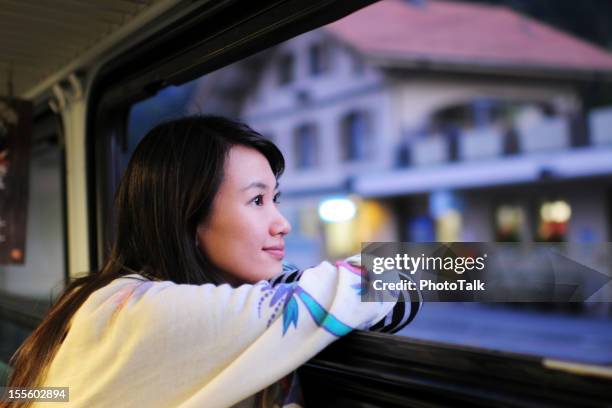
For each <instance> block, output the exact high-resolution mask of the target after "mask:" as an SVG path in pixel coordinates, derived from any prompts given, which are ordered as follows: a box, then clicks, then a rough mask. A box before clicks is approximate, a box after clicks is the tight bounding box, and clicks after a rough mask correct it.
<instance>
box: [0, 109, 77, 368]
mask: <svg viewBox="0 0 612 408" xmlns="http://www.w3.org/2000/svg"><path fill="white" fill-rule="evenodd" d="M60 140H61V139H60V136H59V119H58V118H56V117H55V116H54V115H53V114H51V113H49V114H48V115H44V116H40V117H38V118H37V120H36V121H35V122H34V125H33V129H32V136H31V144H30V161H29V179H28V180H25V181H24V183H27V184H26V185H27V188H28V198H27V220H26V245H25V251H24V252H25V254H24V258H23V264H8V265H0V315H1V316H2V318H1V319H0V362H2V361H3V362H7V361H8V359H9V358H10V356H11V355H12V354H13V353H14V352H15V351H16V349H17V347H18V346H19V345H20V344H21V342H22V341H23V340H24V339H25V338H26V337H27V336H28V335H29V334H30V332H31V330H32V327H30V326H27V327H26V326H24V325H23V324H22V323H21V322H22V321H23V319H21V320H20V319H16V320H13V317H16V318H18V317H20V316H22V317H23V316H25V317H28V318H34V317H37V316H38V317H40V312H42V311H44V310H46V307H48V305H49V301H50V299H52V298H55V297H56V296H57V295H58V294H59V293H60V292H61V290H62V289H63V286H64V280H65V274H66V265H65V258H64V254H65V252H64V251H65V242H64V217H63V205H64V202H63V200H62V194H63V188H62V173H63V171H64V170H63V151H62V148H61V145H60ZM9 158H10V157H9ZM13 159H17V158H13Z"/></svg>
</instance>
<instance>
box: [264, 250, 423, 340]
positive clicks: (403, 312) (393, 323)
mask: <svg viewBox="0 0 612 408" xmlns="http://www.w3.org/2000/svg"><path fill="white" fill-rule="evenodd" d="M345 262H348V263H349V264H352V265H353V266H356V267H361V260H360V257H359V256H353V257H350V258H348V259H346V261H345ZM302 273H303V270H300V269H299V268H298V267H297V266H295V265H292V264H289V263H284V264H283V271H282V273H281V274H279V275H278V276H276V277H274V278H272V279H270V284H271V285H272V286H276V285H278V284H281V283H291V282H295V281H297V280H299V279H300V277H301V276H302ZM398 274H399V275H400V278H402V279H404V280H410V281H413V279H412V277H411V276H410V275H406V274H405V273H403V272H398ZM422 305H423V298H422V296H421V293H420V291H418V290H411V291H408V290H406V291H401V292H399V297H398V299H397V303H396V304H395V306H394V307H393V309H392V310H391V311H390V312H389V313H387V315H386V316H385V317H384V318H382V319H381V320H379V321H378V322H376V323H375V324H374V325H373V326H371V327H369V328H368V331H374V332H381V333H391V334H393V333H397V332H399V331H400V330H402V329H403V328H404V327H406V326H407V325H408V324H410V322H412V321H413V320H414V318H415V317H416V315H417V313H418V312H419V310H420V309H421V307H422Z"/></svg>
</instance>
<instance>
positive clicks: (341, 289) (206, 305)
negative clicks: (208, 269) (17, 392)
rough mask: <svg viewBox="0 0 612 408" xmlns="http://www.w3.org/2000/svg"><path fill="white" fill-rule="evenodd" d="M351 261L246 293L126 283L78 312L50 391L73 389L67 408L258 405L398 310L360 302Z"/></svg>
mask: <svg viewBox="0 0 612 408" xmlns="http://www.w3.org/2000/svg"><path fill="white" fill-rule="evenodd" d="M347 261H348V262H339V263H336V264H335V265H332V264H331V263H328V262H323V263H321V264H320V265H318V266H316V267H314V268H310V269H307V270H305V271H304V272H302V273H301V276H300V277H299V280H296V281H295V282H291V283H277V284H274V282H272V283H271V282H267V281H262V282H259V283H257V284H253V285H242V286H240V287H238V288H232V287H231V286H230V285H219V286H215V285H212V284H205V285H187V284H175V283H173V282H169V281H159V282H158V281H148V280H142V278H140V276H139V275H136V274H134V275H129V276H126V277H123V278H120V279H117V280H115V281H113V282H112V283H111V284H109V285H107V286H106V287H104V288H101V289H99V290H97V291H96V292H94V293H93V294H92V295H91V296H90V297H89V298H88V299H87V301H86V302H85V303H84V304H83V305H82V307H81V308H80V309H79V310H78V311H77V313H76V314H75V316H74V317H73V320H72V323H71V326H70V330H69V332H68V335H67V336H66V338H65V340H64V342H63V343H62V345H61V347H60V348H59V350H58V352H57V354H56V355H55V358H54V360H53V361H52V363H51V365H50V367H49V369H48V371H47V375H46V377H45V379H44V381H43V384H42V386H55V387H69V396H70V398H69V399H70V401H69V402H68V403H61V404H59V405H61V406H62V407H86V408H95V407H104V408H106V407H147V408H155V407H181V408H192V407H205V408H215V407H229V406H232V405H234V404H237V403H239V402H240V401H243V400H246V401H243V402H242V403H240V406H244V405H248V404H252V396H253V395H254V394H256V393H257V392H258V391H260V390H262V389H264V388H265V387H268V386H269V385H271V384H273V383H275V382H276V381H278V380H279V379H281V378H283V377H285V376H286V375H287V374H289V373H291V372H292V371H293V370H295V369H296V368H298V367H299V366H300V365H302V364H303V363H305V362H306V361H308V360H309V359H310V358H312V357H313V356H314V355H316V354H317V353H318V352H320V351H321V350H322V349H323V348H325V347H326V346H327V345H329V344H330V343H331V342H333V341H334V340H336V339H338V338H339V337H340V336H342V335H344V334H346V333H348V332H349V331H350V330H352V329H367V328H369V327H371V326H372V325H374V324H375V323H377V322H380V321H382V320H384V319H385V316H386V315H387V314H389V312H390V311H391V309H392V308H393V306H394V304H395V302H362V301H361V297H360V295H359V288H360V269H359V258H358V257H354V258H350V259H349V260H347ZM250 397H251V398H250ZM59 405H58V403H36V404H34V405H33V406H35V407H38V406H53V407H58V406H59Z"/></svg>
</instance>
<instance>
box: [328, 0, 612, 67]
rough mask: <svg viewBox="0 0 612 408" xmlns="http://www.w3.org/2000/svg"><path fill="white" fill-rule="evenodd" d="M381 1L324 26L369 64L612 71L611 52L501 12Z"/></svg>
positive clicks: (457, 5) (453, 4)
mask: <svg viewBox="0 0 612 408" xmlns="http://www.w3.org/2000/svg"><path fill="white" fill-rule="evenodd" d="M422 3H423V4H422V5H415V4H413V3H409V2H407V1H400V0H386V1H382V2H378V3H375V4H373V5H371V6H368V7H366V8H364V9H361V10H359V11H357V12H355V13H353V14H351V15H349V16H347V17H345V18H343V19H341V20H338V21H336V22H334V23H332V24H329V25H327V26H326V29H327V30H328V31H329V32H331V33H332V34H333V35H334V36H335V37H337V38H339V39H340V40H341V41H342V42H344V43H347V44H348V45H349V46H351V47H352V48H354V49H356V50H357V51H358V52H360V53H362V54H364V55H366V56H367V57H371V58H373V59H374V60H376V59H379V60H381V61H389V62H391V63H393V62H395V63H397V62H404V63H405V62H414V63H419V62H420V63H443V64H450V65H462V64H463V65H485V66H486V65H489V66H493V67H495V66H503V67H517V68H536V69H545V70H570V71H607V72H608V73H609V72H612V53H610V52H608V51H606V50H605V49H603V48H599V47H597V46H595V45H592V44H590V43H588V42H586V41H583V40H581V39H578V38H576V37H574V36H573V35H571V34H568V33H564V32H562V31H560V30H557V29H555V28H553V27H551V26H548V25H546V24H544V23H542V22H539V21H536V20H533V19H531V18H528V17H525V16H523V15H521V14H519V13H517V12H515V11H513V10H511V9H509V8H507V7H504V6H489V5H480V4H471V3H462V2H450V1H434V0H426V1H422Z"/></svg>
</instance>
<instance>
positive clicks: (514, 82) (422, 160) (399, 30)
mask: <svg viewBox="0 0 612 408" xmlns="http://www.w3.org/2000/svg"><path fill="white" fill-rule="evenodd" d="M356 8H357V7H356ZM345 14H346V13H345ZM449 15H452V16H453V21H458V22H463V23H461V24H459V23H458V24H456V25H454V24H447V22H448V20H446V19H445V18H446V17H445V16H449ZM491 21H495V27H496V30H497V31H499V32H503V35H504V36H505V37H504V38H510V39H511V41H512V43H513V44H514V45H515V46H513V47H508V48H504V47H493V49H489V48H487V47H488V45H487V44H488V42H487V41H488V40H490V38H488V37H487V36H482V35H473V33H474V32H473V31H470V30H472V29H473V30H478V28H477V27H479V26H478V24H485V23H486V24H489V23H490V22H491ZM516 21H522V22H523V23H524V24H523V25H517V24H515V22H516ZM487 22H489V23H487ZM441 27H444V30H445V32H447V35H448V37H447V38H449V39H451V38H452V39H453V41H454V42H453V44H458V45H457V46H453V47H450V46H449V44H448V42H445V41H439V38H438V37H436V35H435V34H436V33H439V31H440V28H441ZM524 27H529V29H528V30H527V29H525V28H524ZM304 31H305V29H302V30H301V31H299V32H294V33H293V34H292V35H286V36H285V37H286V38H288V39H287V40H286V41H284V42H280V43H278V42H274V43H273V44H269V43H265V42H264V43H262V44H260V46H258V47H256V48H257V51H258V52H256V53H252V52H251V51H253V50H252V49H249V52H247V51H244V52H243V53H242V54H240V53H238V54H236V55H234V56H233V57H232V58H229V59H228V60H223V59H220V62H214V59H213V60H211V61H213V62H211V63H210V64H209V65H206V67H207V68H206V69H203V68H202V66H194V67H184V66H183V65H181V64H185V65H188V64H189V63H188V61H190V59H188V58H184V59H181V58H177V60H176V61H175V63H176V64H178V67H176V66H175V67H174V68H173V69H174V71H177V72H179V74H177V76H175V77H172V75H170V74H168V73H167V74H168V76H169V77H172V80H163V79H159V78H160V77H163V75H162V74H159V75H157V74H156V75H153V74H151V75H149V76H148V78H149V79H148V82H147V81H145V80H144V79H140V78H139V79H136V80H135V81H134V82H130V83H129V84H128V88H129V86H133V87H134V89H136V90H137V91H139V92H140V93H139V94H138V95H137V97H134V98H133V100H131V101H130V102H129V103H128V104H126V105H125V107H126V108H127V109H128V110H129V113H128V114H127V116H126V118H127V120H126V121H125V122H120V123H121V126H120V127H119V129H118V130H116V132H115V135H114V136H113V138H108V139H102V140H105V143H109V144H112V143H114V145H113V146H115V147H112V148H110V149H109V146H104V145H100V146H98V147H99V148H100V149H101V150H106V151H109V150H110V151H113V152H115V153H116V150H117V149H118V151H119V154H113V155H106V156H102V157H104V165H105V167H106V168H107V169H110V170H109V171H108V172H107V174H108V173H112V174H121V172H122V171H123V169H124V167H125V165H126V163H127V159H129V157H130V155H131V152H132V150H133V148H134V147H135V146H136V144H137V143H138V141H139V140H140V139H141V138H142V137H143V135H144V134H145V133H146V131H147V130H149V129H150V128H151V127H153V126H154V125H155V124H157V123H159V122H161V121H163V120H166V119H169V118H172V117H175V116H180V115H187V114H217V115H223V116H227V117H230V118H234V119H239V120H242V121H244V122H246V123H248V124H249V125H250V126H252V127H253V128H254V129H256V130H259V131H261V132H262V133H264V134H266V135H274V142H275V143H276V144H277V145H278V146H279V148H280V149H281V151H282V152H283V154H284V155H285V158H286V160H287V167H286V172H285V174H284V175H283V178H282V179H281V188H282V190H283V203H282V206H281V209H282V210H283V211H284V212H285V213H286V214H288V218H289V219H290V220H292V222H293V232H292V233H291V234H290V235H289V236H288V237H287V239H286V244H287V256H286V258H287V260H288V261H291V262H294V263H297V264H298V265H299V266H300V267H302V268H306V267H308V266H310V265H313V264H316V263H318V262H320V261H321V260H322V259H328V258H339V257H343V256H347V255H350V254H351V253H353V252H358V251H359V248H360V244H361V243H362V242H373V241H378V242H385V241H405V242H421V241H434V242H452V241H465V242H495V241H503V242H506V243H517V242H518V243H521V242H523V243H526V242H530V241H535V240H549V241H559V240H562V241H564V242H566V243H577V244H586V245H589V244H593V245H596V244H603V243H605V242H607V241H609V240H610V238H611V237H612V221H611V219H612V181H611V179H610V174H612V169H610V167H609V164H608V162H609V160H608V158H609V155H610V153H611V151H610V140H611V138H610V137H608V136H606V132H607V127H606V126H605V123H608V122H609V119H610V108H609V107H606V106H605V105H608V106H612V100H607V102H606V101H605V100H604V102H602V101H601V98H600V96H601V95H598V94H597V95H596V94H595V93H593V92H590V93H589V92H585V91H584V90H585V89H592V87H597V86H599V85H602V86H603V84H602V83H599V82H596V81H595V82H594V79H593V78H596V76H594V75H593V74H595V73H601V72H605V73H607V74H610V73H611V72H612V55H611V54H609V53H608V52H606V51H603V50H601V49H597V48H596V47H594V46H592V45H591V44H589V43H587V42H586V41H584V40H580V39H578V38H571V35H570V34H567V33H562V32H561V31H559V30H557V29H551V28H549V27H545V26H544V25H543V24H541V23H539V22H538V21H535V20H529V19H527V18H525V17H524V16H523V15H521V14H520V13H518V12H516V11H512V10H510V9H507V10H504V12H503V13H501V12H498V11H497V9H496V8H492V7H488V6H483V5H480V4H477V3H454V2H434V1H431V2H429V1H418V2H416V1H415V2H409V1H405V2H400V1H383V2H378V3H375V4H372V5H369V6H367V7H365V8H362V9H360V10H358V11H355V12H354V13H352V14H349V15H347V16H346V17H344V18H342V19H340V20H337V21H333V22H331V23H329V24H326V25H323V26H321V27H320V28H316V29H312V30H310V31H305V32H304ZM449 41H450V40H449ZM311 44H324V47H325V54H326V55H325V58H326V61H329V63H332V62H333V65H334V66H333V69H329V70H327V71H326V73H325V75H319V76H312V75H309V74H308V73H309V72H311V68H312V66H311V64H312V60H311V59H312V49H311V48H310V47H311ZM553 45H554V48H555V49H556V50H562V51H559V52H560V54H562V55H571V54H573V53H578V54H580V55H588V56H589V57H586V56H585V57H584V58H581V59H580V60H579V61H573V62H571V63H570V62H567V60H566V59H565V58H560V57H558V56H556V57H551V56H550V55H549V53H548V50H550V49H551V47H553ZM213 54H214V53H213ZM287 55H291V56H292V62H291V64H287V63H284V64H281V66H279V61H283V60H284V59H285V58H286V56H287ZM191 57H193V55H191ZM516 61H524V65H525V66H522V65H521V66H518V65H517V63H516ZM285 62H286V61H285ZM287 66H291V74H288V73H284V74H282V75H281V76H280V77H279V67H280V68H281V71H283V72H284V70H286V69H287ZM356 66H358V67H359V75H355V70H356V68H355V67H356ZM162 68H168V67H167V66H162ZM183 68H184V70H183ZM169 71H170V69H169V68H168V72H169ZM161 72H162V73H163V70H161ZM279 78H284V79H283V80H282V81H281V82H282V83H286V82H288V81H291V86H279ZM136 93H138V92H136ZM118 95H119V96H118ZM145 95H146V96H147V97H145ZM120 96H121V95H120V92H119V91H118V90H116V89H115V91H114V96H113V97H114V98H119V97H120ZM101 104H102V105H103V103H101ZM601 104H603V105H604V107H601V106H598V105H601ZM109 105H111V104H110V103H107V104H106V106H107V107H106V108H105V109H106V110H107V111H111V110H112V109H110V108H108V106H109ZM347 112H367V117H365V118H360V117H354V118H353V119H352V120H353V122H351V125H350V126H348V128H347V130H346V131H345V132H343V126H339V124H342V123H344V122H345V121H346V114H347ZM107 114H108V113H107ZM374 118H375V119H376V120H372V119H374ZM607 121H608V122H607ZM309 123H316V138H317V141H318V144H319V146H318V148H317V149H316V151H315V150H312V151H311V150H309V149H310V148H311V147H308V146H306V143H305V142H304V143H298V144H296V142H295V140H296V129H301V128H303V127H304V124H309ZM587 124H588V126H587ZM303 133H304V134H307V133H308V132H303ZM343 133H346V134H343ZM373 135H376V138H375V139H374V138H373V137H372V136H373ZM303 139H309V140H310V139H312V137H310V136H308V137H306V136H305V137H303ZM366 139H367V140H366ZM577 141H579V142H577ZM117 146H118V147H117ZM509 146H511V148H509ZM374 153H375V154H374ZM313 154H315V155H316V156H317V157H314V158H313V157H312V155H313ZM400 156H401V157H402V160H398V157H400ZM312 162H316V163H317V165H316V166H307V165H305V164H306V163H308V164H310V163H312ZM586 163H589V164H588V165H587V164H586ZM105 177H108V176H105ZM105 181H106V183H103V184H104V186H105V188H106V190H103V191H104V193H103V195H104V196H105V197H107V198H108V197H111V196H112V194H113V190H114V188H115V186H116V184H113V182H108V179H105ZM338 197H340V198H341V199H342V200H346V201H350V202H351V205H350V207H351V208H352V209H353V210H354V211H353V210H351V211H350V214H348V213H347V214H344V213H343V214H340V215H339V216H338V217H337V218H335V219H334V217H332V218H330V219H326V218H325V217H322V216H321V215H320V212H317V209H319V208H320V207H321V205H322V204H324V203H326V202H328V200H329V199H332V198H333V199H337V198H338ZM348 207H349V206H346V208H348ZM109 211H110V210H109ZM107 218H110V212H109V213H107ZM103 227H104V228H106V229H107V230H108V229H109V228H110V226H109V225H104V226H103ZM109 234H110V233H106V234H104V233H103V234H101V235H102V236H104V235H106V236H108V235H109ZM593 249H594V250H593V251H592V253H591V254H590V255H589V256H590V257H591V258H589V259H590V261H592V263H593V264H594V265H596V266H597V267H603V268H604V270H605V271H604V272H605V273H607V274H608V275H610V274H611V273H612V271H610V270H608V269H605V268H609V265H610V264H612V263H610V259H609V256H610V254H609V253H606V252H605V251H603V252H602V251H601V250H595V246H594V247H593ZM606 265H607V266H606ZM611 291H612V286H610V284H608V285H607V286H604V287H602V288H600V290H599V291H598V292H597V293H595V295H594V296H593V297H592V299H591V300H592V301H591V302H582V303H569V302H556V303H555V302H547V303H535V302H531V303H529V302H527V303H476V302H452V303H451V302H432V303H426V304H425V305H424V307H423V308H422V310H421V311H420V312H419V314H418V316H417V318H416V319H415V320H414V322H413V323H412V324H411V325H409V326H407V327H406V328H405V329H403V330H402V331H401V332H399V333H397V334H396V335H394V336H391V335H382V334H381V335H374V334H363V333H360V334H358V335H356V336H355V337H354V338H353V340H354V342H353V343H351V346H350V347H346V348H345V349H339V348H338V347H336V348H333V347H332V348H331V349H330V350H331V351H329V352H325V353H326V354H325V356H328V357H329V355H330V354H329V353H337V355H338V356H340V357H339V358H340V359H343V360H342V361H344V362H345V363H346V365H347V366H350V364H352V363H353V362H354V361H358V362H361V363H363V362H364V361H365V362H367V364H371V365H372V367H375V368H373V369H372V370H374V373H373V372H369V371H367V370H366V369H365V368H364V371H363V372H359V373H355V372H353V371H351V372H350V373H348V374H347V377H346V378H347V380H346V381H347V384H348V382H349V380H351V381H354V380H355V379H356V378H364V377H368V373H369V374H372V376H371V377H375V376H377V375H378V376H380V375H382V376H383V377H384V375H387V374H388V375H389V376H390V375H391V374H389V373H384V367H381V364H382V363H380V362H378V361H377V358H382V357H381V356H384V357H385V360H384V361H385V362H387V363H388V364H394V363H389V361H390V360H392V359H393V358H395V357H393V356H394V353H392V352H391V351H390V350H391V347H396V349H397V350H400V352H398V353H399V354H398V355H399V356H401V358H400V357H398V358H399V360H397V361H400V360H401V361H404V360H402V359H405V361H406V364H407V365H408V364H413V363H415V364H417V367H423V366H420V365H418V364H426V362H425V360H427V357H431V359H430V360H429V361H427V364H429V363H431V360H432V359H433V360H436V361H437V364H438V366H437V369H439V370H441V371H440V372H443V371H444V370H445V368H444V367H445V360H446V359H449V360H452V361H453V362H454V363H456V364H455V366H454V369H457V370H458V371H457V372H460V371H461V369H463V368H466V367H468V366H469V367H470V369H473V370H475V371H477V372H478V377H476V379H475V381H476V382H477V381H481V380H483V379H484V377H485V376H486V375H485V374H483V365H479V364H478V362H483V361H486V363H483V364H484V365H485V366H486V365H487V364H493V365H494V366H496V367H497V366H498V365H503V364H506V363H507V364H509V365H512V364H516V367H515V366H512V367H510V366H507V367H510V368H508V370H510V372H509V374H508V375H509V376H512V378H513V381H519V380H518V378H519V377H520V376H521V375H522V374H521V373H522V372H523V371H522V370H524V367H528V368H527V369H525V370H526V371H529V370H531V369H534V370H541V369H542V367H543V366H542V363H541V362H542V361H543V360H542V359H550V360H551V361H557V360H559V361H571V362H574V363H575V364H578V367H581V366H580V364H596V365H599V366H601V365H605V364H609V362H610V361H612V348H610V342H611V341H612V325H611V324H610V323H611V320H612V308H611V307H610V305H611V304H612V303H611V302H610V297H612V292H611ZM375 346H377V347H379V348H377V347H375ZM349 350H350V352H349ZM415 350H416V351H419V352H422V351H424V350H426V351H427V352H429V351H431V353H432V354H431V355H429V354H428V355H427V357H423V356H422V355H419V354H418V353H417V352H416V351H415ZM351 353H354V354H351ZM355 356H360V357H355ZM361 356H363V359H361V360H360V358H361ZM366 356H367V358H366ZM408 356H410V358H412V360H410V359H409V358H408ZM485 356H486V357H485ZM500 356H504V357H503V358H504V360H503V362H502V360H496V359H497V358H498V357H499V358H501V357H500ZM352 358H353V360H352ZM453 359H454V360H453ZM464 359H465V360H464ZM464 363H465V365H464ZM551 364H553V363H551ZM397 365H399V363H398V364H394V367H396V366H397ZM322 366H324V367H325V368H326V369H328V371H327V374H328V375H331V374H329V373H331V372H333V370H334V369H335V368H337V366H334V364H328V365H325V363H322ZM536 366H537V368H534V367H536ZM360 367H361V368H363V367H362V366H360ZM457 367H460V368H457ZM567 367H569V366H567ZM572 367H573V366H572ZM396 368H397V367H396ZM400 369H402V368H401V367H399V368H398V370H400ZM466 369H467V368H466ZM513 370H514V371H513ZM568 370H571V369H570V368H568ZM349 371H350V370H349ZM381 371H382V372H383V374H381ZM423 371H426V369H425V368H423ZM318 373H319V374H321V372H318ZM436 373H438V371H436ZM413 374H414V373H413ZM436 375H437V374H436ZM606 375H607V374H606ZM383 377H380V378H383ZM553 377H554V378H559V381H560V384H566V381H569V380H568V379H567V378H566V377H563V378H561V377H557V376H556V374H555V375H553ZM380 378H379V380H380ZM384 378H385V379H388V380H389V381H391V379H389V378H390V377H389V378H386V377H384ZM440 378H441V377H440ZM504 378H505V377H504ZM529 378H532V377H529ZM551 378H552V377H550V378H549V377H546V381H548V380H551ZM568 378H569V377H568ZM447 380H448V381H459V380H457V379H456V378H452V379H451V378H447ZM472 380H474V378H472ZM506 380H507V378H506ZM342 381H344V380H342ZM380 381H382V380H380ZM440 381H442V380H440ZM466 381H468V380H466ZM534 381H535V380H534ZM541 381H544V380H542V379H541ZM551 381H552V380H551ZM338 382H341V380H338ZM415 382H416V380H415ZM334 384H336V383H334ZM411 384H412V386H415V385H414V384H415V383H411ZM547 384H548V383H547ZM589 384H590V383H589ZM345 385H346V384H345ZM522 386H524V384H523V385H522ZM568 387H569V386H568ZM346 389H350V391H351V392H357V391H356V390H355V389H354V387H351V386H349V385H346ZM568 389H569V388H568ZM448 392H451V391H448ZM500 392H501V391H500ZM360 395H361V394H360ZM481 397H482V395H481ZM443 398H445V397H444V396H440V400H438V402H439V403H440V405H442V406H443V405H444V404H443ZM483 398H484V397H483ZM491 398H493V399H494V397H491ZM495 398H497V397H495ZM500 398H501V397H500ZM440 401H442V402H440ZM338 406H342V405H338ZM346 406H350V405H346Z"/></svg>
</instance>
